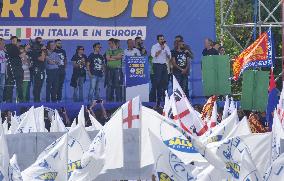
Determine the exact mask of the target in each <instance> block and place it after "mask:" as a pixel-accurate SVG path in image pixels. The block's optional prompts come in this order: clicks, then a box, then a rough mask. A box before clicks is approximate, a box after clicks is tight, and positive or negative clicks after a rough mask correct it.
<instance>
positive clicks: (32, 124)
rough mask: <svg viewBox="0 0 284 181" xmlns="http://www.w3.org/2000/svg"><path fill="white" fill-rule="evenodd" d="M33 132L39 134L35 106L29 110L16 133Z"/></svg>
mask: <svg viewBox="0 0 284 181" xmlns="http://www.w3.org/2000/svg"><path fill="white" fill-rule="evenodd" d="M32 132H38V130H37V123H36V120H35V113H34V107H33V106H32V107H31V108H30V109H29V110H28V112H27V114H25V117H24V118H23V119H22V120H21V123H20V125H19V127H18V128H17V130H16V131H15V133H32Z"/></svg>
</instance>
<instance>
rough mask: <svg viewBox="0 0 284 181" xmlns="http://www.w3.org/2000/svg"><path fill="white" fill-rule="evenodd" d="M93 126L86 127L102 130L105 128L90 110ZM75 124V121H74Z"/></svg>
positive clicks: (92, 129)
mask: <svg viewBox="0 0 284 181" xmlns="http://www.w3.org/2000/svg"><path fill="white" fill-rule="evenodd" d="M88 114H89V117H90V120H91V123H92V126H89V127H87V128H86V130H87V131H94V130H100V129H102V128H103V126H102V125H101V123H99V122H98V121H97V119H96V118H94V116H93V115H92V114H91V113H90V112H89V111H88ZM72 124H73V123H72Z"/></svg>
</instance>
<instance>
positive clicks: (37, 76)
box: [33, 70, 45, 102]
mask: <svg viewBox="0 0 284 181" xmlns="http://www.w3.org/2000/svg"><path fill="white" fill-rule="evenodd" d="M44 79H45V72H44V71H40V70H37V71H34V72H33V95H34V102H40V93H41V89H42V86H43V82H44Z"/></svg>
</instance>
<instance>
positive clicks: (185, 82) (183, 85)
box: [174, 73, 189, 98]
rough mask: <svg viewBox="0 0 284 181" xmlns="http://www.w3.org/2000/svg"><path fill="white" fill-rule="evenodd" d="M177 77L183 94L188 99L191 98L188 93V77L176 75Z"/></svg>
mask: <svg viewBox="0 0 284 181" xmlns="http://www.w3.org/2000/svg"><path fill="white" fill-rule="evenodd" d="M174 76H175V77H176V79H177V81H178V83H179V85H180V87H181V88H182V90H183V92H184V93H185V95H186V97H187V98H189V91H188V75H183V74H181V73H177V74H174Z"/></svg>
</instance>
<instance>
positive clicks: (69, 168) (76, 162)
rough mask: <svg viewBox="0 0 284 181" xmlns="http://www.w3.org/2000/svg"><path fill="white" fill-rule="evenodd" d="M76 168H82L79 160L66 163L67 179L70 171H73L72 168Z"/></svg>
mask: <svg viewBox="0 0 284 181" xmlns="http://www.w3.org/2000/svg"><path fill="white" fill-rule="evenodd" d="M76 169H82V166H81V160H77V161H75V162H72V163H68V169H67V173H68V179H69V178H70V176H71V174H72V172H74V170H76Z"/></svg>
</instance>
